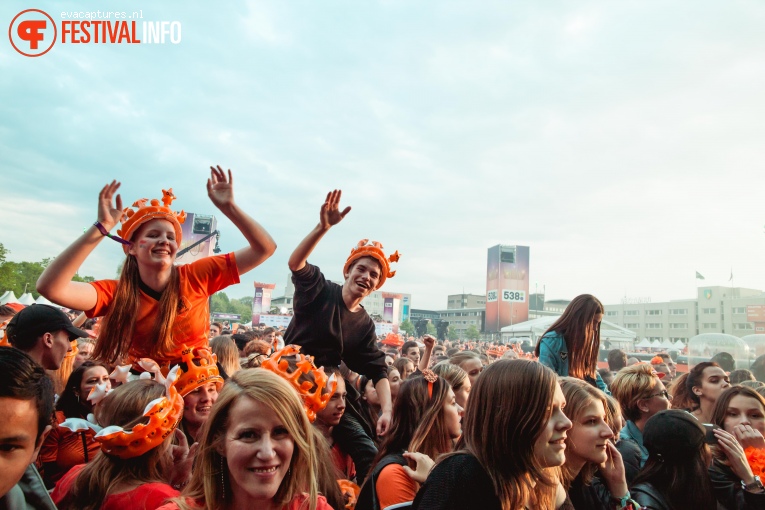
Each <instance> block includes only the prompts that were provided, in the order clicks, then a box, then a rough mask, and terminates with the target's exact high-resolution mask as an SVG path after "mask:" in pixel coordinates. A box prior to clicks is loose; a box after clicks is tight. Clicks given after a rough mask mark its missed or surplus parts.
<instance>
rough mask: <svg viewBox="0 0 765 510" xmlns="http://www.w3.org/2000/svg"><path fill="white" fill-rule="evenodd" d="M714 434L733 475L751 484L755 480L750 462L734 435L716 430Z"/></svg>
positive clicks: (722, 430)
mask: <svg viewBox="0 0 765 510" xmlns="http://www.w3.org/2000/svg"><path fill="white" fill-rule="evenodd" d="M713 433H714V435H715V437H716V438H717V444H718V445H719V446H720V449H721V450H722V451H723V453H724V454H725V456H726V457H727V458H728V464H729V466H730V469H731V470H732V471H733V473H734V474H735V475H736V476H737V477H739V478H740V479H741V480H743V481H744V483H747V484H748V483H751V482H752V480H754V475H753V474H752V468H750V467H749V461H747V460H746V454H745V453H744V449H743V448H742V447H741V445H740V444H739V442H738V441H737V440H736V438H735V436H733V434H729V433H728V432H726V431H725V430H724V429H714V430H713Z"/></svg>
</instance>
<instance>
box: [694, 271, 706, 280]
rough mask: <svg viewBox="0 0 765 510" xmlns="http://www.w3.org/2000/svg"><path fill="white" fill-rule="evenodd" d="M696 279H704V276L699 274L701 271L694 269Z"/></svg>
mask: <svg viewBox="0 0 765 510" xmlns="http://www.w3.org/2000/svg"><path fill="white" fill-rule="evenodd" d="M696 279H697V280H705V278H704V277H703V276H701V273H699V272H698V271H696Z"/></svg>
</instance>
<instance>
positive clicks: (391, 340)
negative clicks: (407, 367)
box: [382, 331, 404, 347]
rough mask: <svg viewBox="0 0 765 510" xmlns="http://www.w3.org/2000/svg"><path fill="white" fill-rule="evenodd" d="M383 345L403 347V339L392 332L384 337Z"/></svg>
mask: <svg viewBox="0 0 765 510" xmlns="http://www.w3.org/2000/svg"><path fill="white" fill-rule="evenodd" d="M382 344H383V345H387V346H389V347H401V346H402V345H404V339H403V338H401V336H400V335H397V334H396V333H394V332H392V331H391V332H390V333H388V334H387V335H385V339H384V340H383V341H382Z"/></svg>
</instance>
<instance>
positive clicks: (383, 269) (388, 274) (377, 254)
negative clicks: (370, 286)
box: [343, 239, 400, 290]
mask: <svg viewBox="0 0 765 510" xmlns="http://www.w3.org/2000/svg"><path fill="white" fill-rule="evenodd" d="M361 257H372V258H373V259H375V260H376V261H377V262H378V263H379V264H380V282H379V283H378V284H377V287H375V290H377V289H379V288H380V287H382V286H383V283H385V280H387V279H388V278H393V277H394V276H396V272H395V271H391V270H390V263H391V262H398V259H399V257H400V255H399V254H398V250H397V251H396V252H394V253H393V254H391V256H390V257H387V258H386V257H385V252H383V245H382V244H380V243H378V242H377V241H372V242H369V239H362V240H361V241H359V244H357V245H356V246H354V247H353V248H352V249H351V254H350V255H348V260H346V261H345V266H343V274H344V275H345V274H348V271H349V270H350V268H351V264H353V262H354V261H355V260H358V259H360V258H361Z"/></svg>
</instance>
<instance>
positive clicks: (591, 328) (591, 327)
mask: <svg viewBox="0 0 765 510" xmlns="http://www.w3.org/2000/svg"><path fill="white" fill-rule="evenodd" d="M602 320H603V314H602V313H596V314H595V317H593V319H592V322H590V323H589V324H588V325H587V338H590V339H591V338H593V336H594V335H595V332H596V331H598V330H599V329H600V323H601V321H602Z"/></svg>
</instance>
